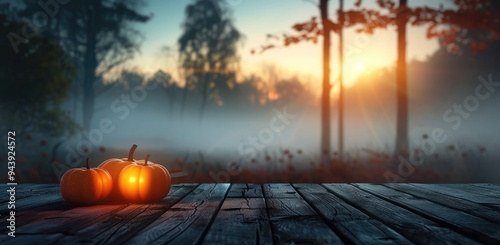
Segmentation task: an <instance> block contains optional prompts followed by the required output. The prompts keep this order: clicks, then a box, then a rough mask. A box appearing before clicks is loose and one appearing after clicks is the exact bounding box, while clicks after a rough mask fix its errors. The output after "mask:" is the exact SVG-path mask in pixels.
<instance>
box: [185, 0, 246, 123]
mask: <svg viewBox="0 0 500 245" xmlns="http://www.w3.org/2000/svg"><path fill="white" fill-rule="evenodd" d="M221 1H222V0H195V1H194V2H193V3H192V4H190V5H188V6H187V7H186V17H185V21H184V23H183V24H182V28H183V31H184V32H183V34H182V36H181V37H180V38H179V40H178V42H179V54H180V57H179V63H180V67H181V69H182V72H183V75H184V77H185V81H186V84H185V89H186V90H185V92H184V94H183V99H182V100H183V102H182V106H183V107H184V104H185V101H186V97H187V89H197V90H199V92H200V93H201V105H200V114H199V119H200V121H201V119H202V117H203V113H204V111H205V108H206V104H207V101H208V99H209V98H212V99H215V100H216V101H221V98H220V96H219V91H220V90H224V89H230V88H231V83H234V82H235V80H236V73H235V71H236V69H237V65H238V61H239V57H238V54H237V44H238V42H239V41H240V40H241V39H242V35H241V33H240V32H239V31H238V30H237V29H236V28H235V27H234V26H233V22H232V20H231V18H230V12H229V10H228V9H226V8H223V4H222V3H221ZM182 110H183V108H182Z"/></svg>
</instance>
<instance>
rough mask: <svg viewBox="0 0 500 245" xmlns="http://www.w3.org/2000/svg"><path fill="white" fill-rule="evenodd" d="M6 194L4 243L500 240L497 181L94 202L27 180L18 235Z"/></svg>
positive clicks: (188, 191) (213, 192) (175, 193)
mask: <svg viewBox="0 0 500 245" xmlns="http://www.w3.org/2000/svg"><path fill="white" fill-rule="evenodd" d="M0 186H1V188H3V189H2V192H4V193H5V190H7V189H8V188H9V186H7V185H5V184H2V185H0ZM6 198H7V195H5V194H3V195H2V199H1V205H0V211H1V212H0V213H1V215H2V216H1V221H0V222H1V225H0V226H1V227H2V230H3V232H2V234H1V235H0V240H1V243H2V244H78V243H90V244H95V243H98V244H122V243H127V244H166V243H168V244H283V243H289V244H291V243H294V244H337V243H347V244H353V243H354V244H370V243H372V244H411V243H418V244H429V243H431V244H434V243H443V242H456V243H461V244H474V243H487V244H500V185H496V184H460V185H428V184H386V185H372V184H264V185H256V184H183V185H175V186H173V187H172V190H171V192H170V193H169V195H168V196H167V197H166V198H164V199H163V200H162V201H160V202H158V203H155V204H119V203H113V202H111V201H104V202H102V203H100V204H99V205H95V206H89V207H75V206H72V205H70V204H68V203H66V202H65V201H64V200H63V199H62V198H61V196H60V194H59V186H58V185H32V184H23V185H17V186H16V209H15V211H16V217H15V218H16V232H15V236H16V237H15V238H10V237H8V236H7V232H6V228H5V227H6V226H7V225H8V223H7V217H6V216H7V214H8V212H9V211H10V210H8V206H7V202H8V201H7V199H6Z"/></svg>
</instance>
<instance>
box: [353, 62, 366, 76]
mask: <svg viewBox="0 0 500 245" xmlns="http://www.w3.org/2000/svg"><path fill="white" fill-rule="evenodd" d="M353 68H354V71H355V72H356V73H358V74H359V73H363V72H364V71H365V69H366V65H365V64H363V63H356V64H355V65H354V67H353Z"/></svg>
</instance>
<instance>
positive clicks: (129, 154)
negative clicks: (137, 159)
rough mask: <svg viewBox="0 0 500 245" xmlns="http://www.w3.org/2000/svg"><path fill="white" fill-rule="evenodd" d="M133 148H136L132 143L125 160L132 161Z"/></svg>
mask: <svg viewBox="0 0 500 245" xmlns="http://www.w3.org/2000/svg"><path fill="white" fill-rule="evenodd" d="M135 149H137V145H136V144H134V145H133V146H132V147H131V148H130V151H129V152H128V159H127V161H130V162H131V161H133V160H134V152H135Z"/></svg>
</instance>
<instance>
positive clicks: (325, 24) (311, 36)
mask: <svg viewBox="0 0 500 245" xmlns="http://www.w3.org/2000/svg"><path fill="white" fill-rule="evenodd" d="M328 3H329V0H320V2H319V5H318V8H319V13H320V19H321V24H320V23H318V20H317V19H318V18H317V17H312V18H311V19H310V20H309V21H306V22H302V23H298V24H295V25H293V27H292V28H293V29H294V31H296V32H297V34H283V36H282V37H280V36H276V35H272V34H268V35H267V36H268V39H272V40H279V41H281V42H282V43H283V46H285V47H286V46H289V45H292V44H296V43H300V42H313V43H317V42H318V39H319V37H320V36H322V37H323V79H322V93H321V146H320V147H321V153H320V154H321V155H322V158H323V162H324V163H328V162H330V154H329V152H330V150H331V143H330V142H331V139H330V137H331V125H330V124H331V108H330V91H331V88H332V85H331V83H330V74H331V70H330V50H331V33H330V32H331V31H334V32H337V31H338V24H336V23H333V22H332V21H331V20H330V19H329V16H328V15H329V13H328ZM277 46H279V45H277V44H267V45H263V46H261V50H260V52H264V51H266V50H269V49H272V48H275V47H277ZM252 53H255V50H252Z"/></svg>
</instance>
